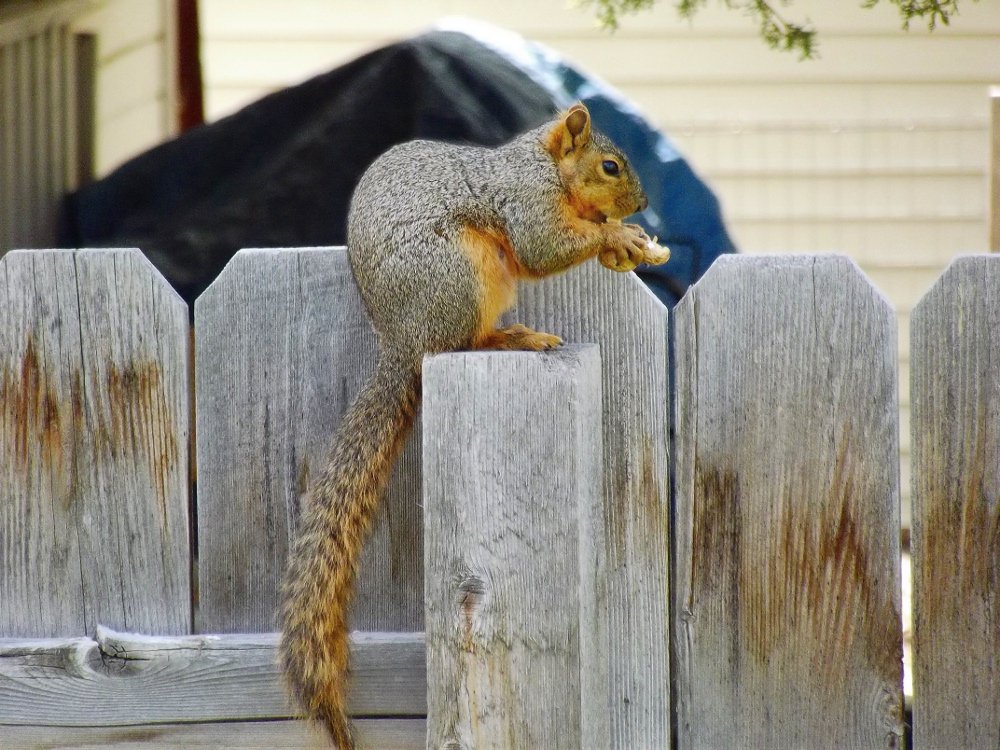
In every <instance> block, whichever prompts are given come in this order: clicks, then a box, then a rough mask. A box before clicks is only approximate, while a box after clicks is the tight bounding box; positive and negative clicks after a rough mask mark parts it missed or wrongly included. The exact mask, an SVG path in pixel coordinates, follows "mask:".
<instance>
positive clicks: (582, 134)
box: [563, 103, 590, 147]
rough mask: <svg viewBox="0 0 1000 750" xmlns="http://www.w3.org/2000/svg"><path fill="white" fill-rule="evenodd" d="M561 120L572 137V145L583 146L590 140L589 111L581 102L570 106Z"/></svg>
mask: <svg viewBox="0 0 1000 750" xmlns="http://www.w3.org/2000/svg"><path fill="white" fill-rule="evenodd" d="M563 122H564V123H566V130H567V131H569V134H570V135H571V136H572V138H573V146H574V147H578V146H583V145H584V144H586V143H587V141H589V140H590V112H589V111H588V110H587V108H586V107H584V106H583V104H582V103H577V104H574V105H573V106H572V107H570V108H569V111H568V112H567V113H566V117H564V118H563Z"/></svg>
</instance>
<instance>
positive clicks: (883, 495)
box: [674, 256, 903, 750]
mask: <svg viewBox="0 0 1000 750" xmlns="http://www.w3.org/2000/svg"><path fill="white" fill-rule="evenodd" d="M675 314H676V318H675V323H676V329H675V330H676V337H675V351H676V358H677V359H676V363H677V364H676V377H677V401H676V410H677V412H676V414H677V419H676V440H677V445H676V474H675V483H676V484H675V487H676V516H675V523H676V526H675V529H676V539H677V541H676V559H675V565H676V567H675V573H676V578H675V581H676V588H675V604H674V607H675V623H676V624H675V628H676V638H675V644H676V651H677V655H678V658H677V663H676V664H675V667H674V669H675V678H676V683H675V687H676V694H677V701H678V707H677V721H678V746H679V747H684V748H690V749H691V750H698V749H699V748H712V749H714V748H719V747H761V748H763V747H775V748H777V747H786V748H787V747H891V748H895V747H898V746H900V744H901V739H902V709H903V705H902V703H903V700H902V669H901V659H902V637H901V628H900V614H899V612H900V608H899V607H900V594H899V575H900V574H899V488H898V463H897V461H898V457H897V453H898V448H897V445H898V435H897V429H898V428H897V396H896V364H895V354H896V343H895V322H894V318H893V313H892V310H891V309H890V307H889V305H888V304H887V303H886V302H885V300H884V299H883V298H882V297H881V296H880V295H879V294H878V293H877V292H876V291H875V290H874V289H873V288H872V287H871V285H870V284H869V283H868V281H867V280H866V279H865V278H864V277H863V275H862V274H861V272H860V271H859V270H858V268H857V267H856V266H855V265H854V264H853V263H851V262H850V261H849V260H848V259H846V258H843V257H837V256H790V257H789V256H784V257H760V256H758V257H747V256H724V257H722V258H720V259H719V260H718V261H717V262H716V263H715V265H714V266H713V267H712V268H711V269H710V270H709V271H708V273H707V274H706V275H705V276H704V277H703V278H702V279H701V280H700V281H699V282H698V284H697V285H695V286H694V287H693V288H692V289H691V290H689V292H688V294H687V295H686V296H685V297H684V299H683V300H682V301H681V303H680V305H679V306H678V307H677V309H676V311H675Z"/></svg>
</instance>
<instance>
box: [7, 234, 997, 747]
mask: <svg viewBox="0 0 1000 750" xmlns="http://www.w3.org/2000/svg"><path fill="white" fill-rule="evenodd" d="M998 282H1000V256H974V257H968V258H961V259H959V260H957V261H956V262H955V263H954V264H953V265H952V266H951V267H950V268H949V269H948V271H946V273H945V274H944V275H943V276H942V277H941V279H939V281H938V282H937V283H936V284H935V285H934V287H933V288H932V289H931V291H930V292H929V293H928V295H927V296H926V297H925V298H924V300H923V301H922V302H921V304H920V306H918V307H917V308H916V309H915V310H914V313H913V316H912V320H913V323H912V326H913V332H912V347H911V348H912V355H911V358H912V367H911V377H912V384H911V391H912V402H913V421H912V425H911V429H912V440H913V447H914V467H913V480H912V481H913V498H914V508H913V536H912V543H913V569H914V587H913V598H914V614H915V623H914V631H915V632H914V636H915V642H914V646H915V654H914V662H915V674H914V705H913V724H914V727H913V742H914V747H915V748H917V750H921V749H926V750H934V749H935V748H939V747H949V748H980V747H990V746H993V745H995V744H996V741H997V737H998V736H1000V725H998V723H997V721H998V719H997V716H998V715H1000V703H998V699H997V695H998V692H997V690H996V685H997V684H998V681H1000V676H998V675H1000V663H998V660H997V659H998V657H997V654H998V653H1000V640H998V638H1000V636H998V633H1000V625H998V619H997V612H1000V604H998V598H1000V591H998V588H1000V521H998V519H1000V511H998V508H1000V474H998V471H1000V469H998V467H1000V449H998V446H1000V380H998V375H997V373H998V372H1000V366H998V365H1000V360H998V359H997V354H996V352H998V351H1000V299H998V298H997V292H996V289H997V288H998ZM194 313H195V314H194V329H193V334H194V336H193V337H194V348H193V349H191V337H192V329H191V326H190V324H189V317H188V316H189V310H188V309H187V308H186V306H185V305H184V303H183V302H182V301H181V300H180V299H179V298H178V297H177V295H176V294H174V292H173V291H172V290H171V289H170V288H169V286H168V285H167V284H166V283H165V282H164V280H163V279H162V277H160V275H159V274H158V273H157V272H156V271H155V270H154V269H153V268H152V266H151V265H150V264H149V263H148V262H147V261H146V260H145V259H144V258H143V257H142V254H141V253H140V252H139V251H138V250H81V251H15V252H11V253H8V254H7V255H6V256H4V257H3V258H0V736H2V737H3V740H0V742H2V743H3V744H4V747H7V746H12V747H37V746H59V745H60V743H65V742H69V741H72V742H90V743H91V744H94V745H108V746H113V745H114V744H115V743H126V744H128V743H132V744H135V745H141V746H142V747H150V748H156V747H164V748H166V747H184V746H241V747H293V746H303V745H310V746H322V744H323V742H324V740H323V738H322V735H321V734H319V733H317V732H315V731H314V730H312V729H309V728H308V727H306V726H305V725H304V724H303V723H301V722H295V721H291V720H290V719H291V718H292V717H294V716H295V713H296V712H295V710H294V707H293V706H291V705H290V702H289V700H288V697H287V695H286V692H285V688H284V687H283V685H282V681H281V677H280V674H279V670H278V668H277V660H276V657H275V648H276V644H277V636H276V634H275V633H274V632H273V629H274V609H275V607H276V603H277V590H278V584H279V579H280V575H281V572H282V570H283V566H284V556H285V554H286V552H287V549H288V543H289V539H290V535H291V534H292V533H293V530H294V525H295V523H296V519H297V514H298V504H299V502H300V496H301V494H302V492H303V490H304V488H305V487H306V486H307V484H308V480H309V477H310V476H311V475H312V474H313V473H314V472H315V471H317V467H318V466H320V465H321V464H322V462H323V460H324V458H325V452H326V450H327V448H328V444H329V441H330V437H331V435H332V432H333V430H334V428H335V426H336V424H337V422H338V420H339V418H340V415H341V414H342V412H343V411H344V409H345V408H346V407H347V405H348V404H349V402H350V400H351V398H353V395H354V393H355V392H356V390H357V389H358V387H359V385H360V383H361V382H362V380H363V378H364V377H365V376H366V374H367V373H368V372H369V371H370V370H371V368H372V367H373V364H374V358H375V338H374V334H373V333H372V331H371V328H370V326H369V324H368V322H367V319H366V317H365V314H364V309H363V305H362V304H361V301H360V298H359V297H358V294H357V291H356V289H355V288H354V285H353V280H352V278H351V275H350V270H349V266H348V264H347V259H346V254H345V253H344V251H343V250H342V249H339V248H312V249H287V250H245V251H241V252H240V253H239V254H237V256H236V257H235V258H234V259H233V261H232V262H231V263H230V264H229V266H227V268H226V269H225V271H224V272H223V273H222V275H220V277H219V278H218V279H217V280H216V282H215V283H214V284H213V285H212V287H210V288H209V289H208V290H207V291H206V292H205V294H204V295H203V296H202V297H201V298H200V299H199V300H198V301H197V303H196V305H195V311H194ZM675 313H676V318H675V321H674V329H675V331H674V336H673V342H674V350H675V370H676V384H674V385H673V386H672V385H671V383H670V382H669V379H668V358H667V351H668V342H669V336H668V329H667V311H666V310H665V309H664V308H663V307H662V305H660V304H659V302H657V301H656V300H655V298H654V297H653V296H652V295H651V294H649V293H648V291H647V290H646V289H645V288H644V287H643V286H642V284H641V283H640V282H639V281H638V279H637V278H636V277H635V276H633V275H619V274H613V273H610V272H608V271H607V270H605V269H602V268H600V267H599V266H598V265H597V264H585V265H584V266H583V267H580V268H578V269H574V270H573V271H571V272H569V273H567V274H565V275H563V276H561V277H557V278H555V279H550V280H546V281H543V282H540V283H538V284H533V285H529V286H527V287H526V288H524V289H523V290H522V293H521V296H520V300H519V302H518V305H517V307H516V309H515V310H513V311H512V312H511V313H510V315H509V319H510V320H509V322H521V323H524V324H526V325H529V326H532V327H534V328H537V329H539V330H546V331H550V332H552V333H556V334H558V335H560V336H562V337H563V338H564V339H565V340H566V341H567V343H568V344H569V345H570V346H568V347H567V348H566V349H565V350H563V351H561V352H555V353H541V354H534V353H477V352H471V353H454V354H448V355H442V356H439V357H435V358H430V359H428V360H427V363H426V365H425V367H426V373H425V390H426V402H425V404H424V414H423V424H422V426H418V427H417V429H416V430H415V431H414V435H413V437H412V438H411V441H410V443H409V445H408V446H407V448H406V451H405V452H404V456H403V459H402V461H401V463H400V466H399V467H397V470H396V473H395V476H394V478H393V485H392V489H391V490H390V493H389V497H388V498H387V502H386V503H385V504H384V507H383V512H382V515H381V517H380V519H379V520H378V522H377V526H376V530H375V535H374V538H373V540H372V544H371V545H370V548H369V549H368V550H367V552H366V558H365V560H364V561H363V562H362V580H361V584H360V592H359V596H358V601H357V606H356V609H355V613H354V624H355V627H357V628H358V630H359V632H357V633H355V634H354V635H353V641H352V648H353V653H354V659H353V666H354V677H353V682H352V688H351V689H352V692H351V698H350V701H351V709H352V712H353V713H354V714H355V715H356V716H358V717H359V720H358V736H359V741H360V745H361V747H371V748H382V749H383V750H384V749H385V748H393V749H394V748H416V747H424V746H425V742H426V739H425V731H428V732H429V736H431V737H432V738H438V739H439V740H440V743H441V744H442V746H449V747H450V746H451V745H448V744H447V743H449V742H450V743H452V744H453V745H454V746H455V747H477V748H479V747H517V746H518V743H521V742H522V740H523V741H524V742H535V743H541V745H544V746H546V747H562V746H565V747H611V748H618V749H621V750H624V749H625V748H629V749H631V748H637V747H642V748H645V747H668V746H670V743H671V741H672V740H671V737H672V736H673V737H674V740H673V741H674V742H675V746H676V747H677V748H679V749H680V750H686V749H687V748H714V747H720V746H721V747H740V746H745V747H757V746H759V747H764V746H767V747H801V746H810V747H901V746H902V735H903V732H904V723H903V713H902V709H903V703H902V683H901V662H900V659H901V657H900V654H901V639H902V636H901V629H900V621H899V618H900V615H899V613H900V594H899V590H900V587H899V563H898V560H899V555H900V549H899V487H898V482H899V479H898V471H899V464H898V435H897V431H898V417H897V402H898V395H897V393H896V366H895V354H896V343H895V340H896V331H895V326H894V318H893V316H892V311H891V310H890V308H889V306H888V305H887V304H886V302H885V301H884V299H883V298H882V297H881V296H880V295H879V294H878V293H877V292H876V291H875V290H874V289H873V288H872V287H871V285H870V284H869V282H868V281H867V280H866V279H865V278H864V276H863V275H862V274H861V273H860V271H859V270H858V269H857V268H856V267H855V266H854V265H853V264H852V263H851V262H850V261H848V260H846V259H845V258H842V257H838V256H809V257H806V256H783V257H759V256H756V257H750V256H732V257H726V258H723V259H721V260H720V261H719V262H718V263H717V264H716V265H715V266H714V267H713V269H712V270H710V271H709V273H708V274H706V275H705V277H704V278H703V279H702V280H701V281H699V282H698V284H697V285H696V286H695V287H693V288H692V290H691V291H690V292H689V294H688V295H687V296H686V297H685V299H684V300H683V301H682V303H681V304H680V305H679V306H678V308H677V309H676V311H675ZM576 344H582V345H588V344H597V345H598V347H597V348H594V347H592V346H591V347H589V348H588V347H587V346H583V347H576V346H574V345H576ZM192 351H194V354H195V356H194V360H193V363H192V361H191V352H192ZM192 372H193V378H192V377H191V374H192ZM192 386H194V388H193V390H192ZM672 399H673V401H675V406H674V412H675V419H674V424H673V428H672V429H673V431H674V433H675V437H676V445H675V446H674V448H673V451H672V453H671V444H670V443H671V438H670V434H671V427H670V426H669V423H670V420H669V416H670V409H671V401H672ZM191 425H193V426H194V428H195V434H196V440H195V443H196V444H195V449H194V451H193V457H194V459H195V461H194V465H196V466H197V471H196V472H194V473H192V472H191V471H190V470H189V463H190V459H191V458H192V455H191V450H190V449H189V443H190V442H191V441H192V437H193V435H192V429H191ZM671 461H673V462H674V464H675V465H674V467H673V471H671ZM425 466H426V470H425V468H424V467H425ZM571 467H577V469H573V468H571ZM672 480H673V484H674V490H673V493H671V484H672ZM195 485H196V487H197V492H195V491H194V488H195ZM560 498H562V499H560ZM671 498H673V501H672V502H671ZM425 503H426V507H425ZM672 517H673V528H671V518H672ZM425 525H426V528H425ZM425 542H426V544H425ZM192 584H193V585H192ZM425 591H426V594H427V597H428V598H427V604H426V614H425V603H424V596H425ZM425 618H426V620H425ZM425 629H426V632H427V637H426V641H425V637H424V630H425ZM671 653H673V654H674V655H675V658H674V660H673V663H672V664H671V663H670V661H671V660H670V658H669V655H670V654H671ZM427 654H429V657H427V656H426V655H427ZM425 659H426V660H428V661H427V666H425ZM427 670H430V672H431V676H430V679H428V671H427ZM556 702H559V703H560V705H562V704H565V707H564V710H560V711H559V712H558V716H551V715H549V713H546V711H548V707H550V706H551V705H555V703H556ZM428 711H429V714H428ZM539 712H540V713H539ZM425 715H427V722H426V724H425V720H424V716H425ZM515 716H521V717H523V720H522V721H520V722H518V721H517V720H516V719H512V718H511V717H515ZM671 722H673V724H674V729H673V730H672V728H671ZM494 730H495V731H494ZM476 732H479V733H480V734H476ZM483 732H486V733H487V734H483ZM490 733H492V735H491V738H490V739H484V737H487V736H488V735H490ZM498 737H499V738H498ZM552 737H555V738H556V739H552ZM526 738H527V739H526ZM427 746H428V747H431V746H435V747H436V745H435V744H434V743H433V742H432V744H430V745H427Z"/></svg>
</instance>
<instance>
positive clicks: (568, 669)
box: [424, 345, 610, 750]
mask: <svg viewBox="0 0 1000 750" xmlns="http://www.w3.org/2000/svg"><path fill="white" fill-rule="evenodd" d="M424 399H425V400H424V427H425V429H426V434H425V435H424V479H425V482H424V519H425V532H424V538H425V540H426V548H425V554H426V561H425V567H426V569H427V571H428V572H429V574H428V576H427V581H426V594H427V610H426V611H427V646H428V648H427V685H428V696H427V700H428V737H427V747H432V748H445V747H448V748H450V747H455V748H458V747H462V748H501V747H505V748H551V749H552V750H556V748H588V749H592V750H599V749H600V748H608V747H609V746H610V745H609V742H610V734H609V730H610V726H609V723H608V711H607V706H608V680H607V647H608V632H607V621H606V617H605V616H604V613H603V612H602V610H603V608H604V606H605V605H606V602H607V600H606V598H605V581H604V550H603V548H604V540H603V516H604V509H603V502H602V501H603V498H602V493H601V481H600V479H601V381H600V355H599V352H598V348H597V347H596V346H593V345H589V346H579V347H566V348H564V349H562V350H559V351H553V352H545V353H540V354H539V353H529V352H502V353H500V352H471V353H461V354H442V355H439V356H436V357H430V358H427V359H426V360H425V363H424Z"/></svg>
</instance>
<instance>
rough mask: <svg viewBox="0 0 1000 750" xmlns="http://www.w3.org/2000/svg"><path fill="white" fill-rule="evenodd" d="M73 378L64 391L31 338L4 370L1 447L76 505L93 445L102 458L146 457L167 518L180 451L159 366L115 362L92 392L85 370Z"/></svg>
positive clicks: (0, 372) (26, 472) (94, 380)
mask: <svg viewBox="0 0 1000 750" xmlns="http://www.w3.org/2000/svg"><path fill="white" fill-rule="evenodd" d="M67 379H68V383H69V388H68V391H69V392H68V394H67V393H65V389H62V390H63V392H62V393H60V392H59V391H60V389H59V388H58V382H59V379H58V377H57V376H56V374H55V373H53V372H50V371H49V368H48V367H47V366H46V363H45V362H43V361H41V359H40V358H39V355H38V349H37V346H36V344H35V339H34V336H33V335H32V334H30V333H29V334H28V336H27V338H26V341H25V346H24V353H23V354H22V356H21V358H20V362H19V363H18V365H17V366H16V367H14V368H10V367H5V368H2V369H0V416H2V423H0V424H2V432H0V446H4V451H5V452H6V453H8V454H10V455H13V458H14V465H15V467H16V470H17V471H18V472H19V473H20V474H21V476H22V478H23V480H24V481H25V482H26V483H28V485H29V487H30V486H31V483H32V482H34V481H35V477H36V476H46V475H47V476H49V477H51V482H52V488H53V490H54V491H55V492H56V493H58V496H59V498H60V499H61V501H62V502H63V503H64V504H69V503H71V502H72V500H73V498H74V497H75V496H76V494H77V491H76V488H77V486H78V479H79V476H78V475H79V470H80V459H81V456H82V455H86V453H87V451H88V446H92V447H93V460H96V461H117V460H132V461H138V460H142V462H143V463H145V465H146V467H147V469H148V471H149V476H150V479H151V481H152V484H153V488H154V490H155V491H156V493H157V498H158V500H159V501H160V505H161V510H162V513H163V515H164V518H165V517H166V495H167V486H168V483H169V477H170V474H171V472H172V470H173V468H174V466H175V465H176V462H177V460H178V457H179V449H178V444H177V436H176V432H175V427H174V424H173V415H172V413H171V410H170V408H169V404H168V401H167V394H166V391H165V388H164V384H163V382H162V372H161V368H160V365H159V363H158V362H155V361H152V360H136V361H133V362H127V363H124V364H117V363H110V364H109V365H108V366H107V372H106V374H105V375H104V377H103V379H102V378H99V377H98V375H97V374H96V373H91V377H90V379H89V380H90V382H89V383H88V384H87V385H89V391H90V392H89V394H88V393H87V392H86V391H85V387H84V378H83V375H82V373H81V371H80V370H79V369H78V368H73V369H72V370H71V371H70V372H69V373H68V378H67ZM67 396H68V398H67ZM67 454H68V455H67Z"/></svg>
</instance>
